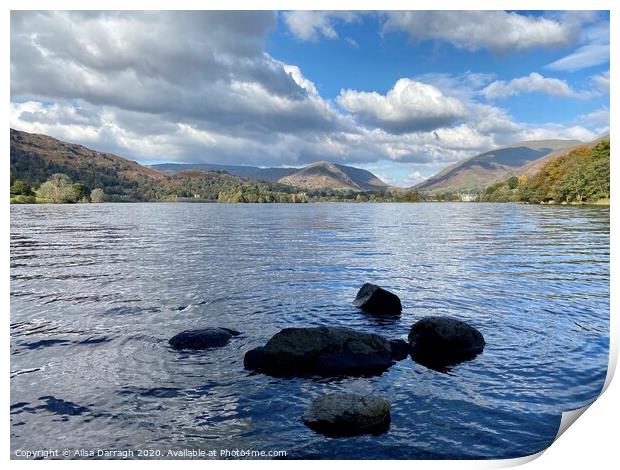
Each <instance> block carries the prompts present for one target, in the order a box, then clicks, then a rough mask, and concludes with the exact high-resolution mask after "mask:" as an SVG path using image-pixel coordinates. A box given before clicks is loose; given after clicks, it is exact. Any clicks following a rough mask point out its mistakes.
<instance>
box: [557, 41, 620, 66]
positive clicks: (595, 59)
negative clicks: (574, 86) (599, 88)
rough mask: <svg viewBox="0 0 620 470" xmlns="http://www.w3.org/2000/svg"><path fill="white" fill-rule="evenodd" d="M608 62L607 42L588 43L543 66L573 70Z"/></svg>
mask: <svg viewBox="0 0 620 470" xmlns="http://www.w3.org/2000/svg"><path fill="white" fill-rule="evenodd" d="M608 62H609V44H588V45H586V46H582V47H580V48H578V49H577V50H576V51H575V52H573V53H572V54H569V55H567V56H566V57H562V58H561V59H558V60H556V61H554V62H551V63H550V64H548V65H546V66H545V67H546V68H548V69H550V70H560V71H567V72H575V71H577V70H581V69H585V68H588V67H594V66H596V65H601V64H606V63H608Z"/></svg>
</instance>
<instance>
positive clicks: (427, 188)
mask: <svg viewBox="0 0 620 470" xmlns="http://www.w3.org/2000/svg"><path fill="white" fill-rule="evenodd" d="M578 144H580V142H579V141H576V140H540V141H526V142H519V143H517V144H514V145H510V146H507V147H503V148H499V149H495V150H491V151H490V152H485V153H482V154H480V155H475V156H473V157H471V158H468V159H466V160H463V161H460V162H457V163H455V164H454V165H451V166H449V167H447V168H445V169H444V170H442V171H440V172H439V173H438V174H436V175H435V176H433V177H431V178H429V179H427V180H425V181H423V182H422V183H420V184H418V185H417V186H415V187H414V189H416V190H418V191H421V192H425V193H431V194H432V193H440V192H453V193H477V192H480V191H482V190H484V189H485V188H486V187H487V186H489V185H490V184H493V183H495V182H498V181H502V180H504V179H506V177H508V176H511V175H512V174H513V173H514V172H515V171H516V170H517V169H519V168H521V167H523V166H524V165H526V164H528V163H530V162H533V161H535V160H538V159H540V158H542V157H545V156H547V155H549V154H551V153H553V152H555V151H558V150H561V149H566V148H571V147H574V146H575V145H578Z"/></svg>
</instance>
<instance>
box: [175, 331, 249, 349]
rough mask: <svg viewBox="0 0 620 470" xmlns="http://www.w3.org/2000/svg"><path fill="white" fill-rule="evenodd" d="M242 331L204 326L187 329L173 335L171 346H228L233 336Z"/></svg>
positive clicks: (178, 347)
mask: <svg viewBox="0 0 620 470" xmlns="http://www.w3.org/2000/svg"><path fill="white" fill-rule="evenodd" d="M240 334H241V333H239V332H238V331H235V330H231V329H229V328H203V329H200V330H186V331H182V332H181V333H179V334H177V335H175V336H173V337H172V338H171V339H170V341H168V342H169V343H170V346H172V347H173V348H174V349H208V348H218V347H221V346H226V345H227V344H228V341H229V340H230V338H232V337H233V336H238V335H240Z"/></svg>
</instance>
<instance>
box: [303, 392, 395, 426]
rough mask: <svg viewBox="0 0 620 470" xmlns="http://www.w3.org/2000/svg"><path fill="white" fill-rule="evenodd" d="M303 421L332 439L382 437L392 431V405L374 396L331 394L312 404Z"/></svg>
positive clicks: (317, 399) (313, 401)
mask: <svg viewBox="0 0 620 470" xmlns="http://www.w3.org/2000/svg"><path fill="white" fill-rule="evenodd" d="M302 421H303V422H304V424H305V425H306V426H308V427H309V428H310V429H313V430H315V431H317V432H320V433H322V434H325V435H327V436H330V437H337V436H354V435H359V434H380V433H382V432H385V431H387V430H388V429H389V427H390V402H389V401H387V400H384V399H383V398H380V397H377V396H375V395H366V396H364V395H357V394H353V393H330V394H327V395H323V396H320V397H318V398H315V399H314V400H312V403H311V404H310V407H309V408H308V410H307V411H306V413H305V414H304V415H303V417H302Z"/></svg>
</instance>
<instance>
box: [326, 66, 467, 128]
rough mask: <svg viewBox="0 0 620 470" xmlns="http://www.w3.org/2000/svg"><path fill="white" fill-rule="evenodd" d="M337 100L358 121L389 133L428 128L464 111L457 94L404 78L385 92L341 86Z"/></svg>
mask: <svg viewBox="0 0 620 470" xmlns="http://www.w3.org/2000/svg"><path fill="white" fill-rule="evenodd" d="M337 102H338V104H339V105H340V106H342V107H343V108H344V109H346V110H347V111H349V112H350V113H352V114H354V115H355V116H357V117H358V119H359V120H360V122H361V123H362V124H364V125H368V126H371V127H378V128H381V129H384V130H386V131H388V132H391V133H393V134H404V133H408V132H415V131H428V130H432V129H435V128H438V127H442V126H447V125H449V124H451V123H453V122H455V121H456V120H458V119H462V118H463V117H465V115H466V110H465V107H464V106H463V104H462V103H461V102H460V101H459V100H458V99H457V98H453V97H450V96H445V95H444V94H443V93H442V92H441V91H440V90H439V89H437V88H436V87H434V86H432V85H428V84H425V83H421V82H418V81H415V80H411V79H408V78H401V79H400V80H398V81H397V82H396V84H395V85H394V87H393V88H392V89H391V90H390V91H388V92H387V94H386V95H381V94H379V93H377V92H364V91H355V90H341V91H340V95H338V98H337Z"/></svg>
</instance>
